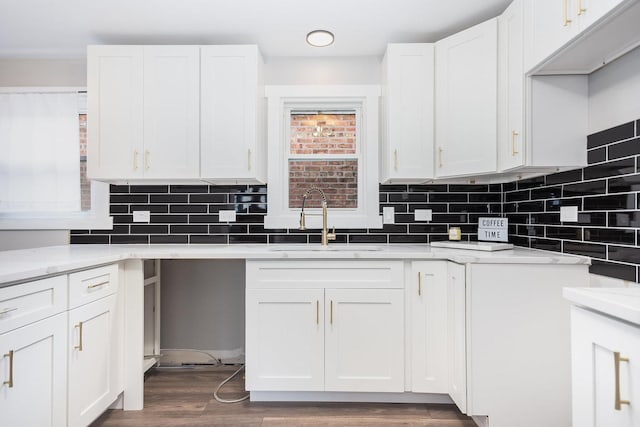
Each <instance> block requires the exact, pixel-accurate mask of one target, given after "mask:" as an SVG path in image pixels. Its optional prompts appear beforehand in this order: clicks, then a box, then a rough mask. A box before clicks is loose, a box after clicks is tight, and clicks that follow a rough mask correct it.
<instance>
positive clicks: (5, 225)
mask: <svg viewBox="0 0 640 427" xmlns="http://www.w3.org/2000/svg"><path fill="white" fill-rule="evenodd" d="M86 91H87V88H86V87H2V88H0V93H27V92H29V93H51V92H86ZM78 110H79V111H78V115H80V114H82V112H83V111H82V108H79V109H78ZM85 110H86V108H85ZM85 112H86V111H85ZM78 161H80V157H78ZM79 184H80V183H79V182H78V185H79ZM109 188H110V187H109V184H107V183H104V182H97V181H91V210H88V211H77V212H15V213H0V230H70V229H96V230H99V229H111V228H113V218H112V217H111V216H110V215H109Z"/></svg>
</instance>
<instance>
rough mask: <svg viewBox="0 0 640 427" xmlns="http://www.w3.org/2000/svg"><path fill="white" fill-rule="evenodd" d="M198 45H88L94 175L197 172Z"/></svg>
mask: <svg viewBox="0 0 640 427" xmlns="http://www.w3.org/2000/svg"><path fill="white" fill-rule="evenodd" d="M198 63H199V59H198V47H197V46H89V48H88V76H87V86H88V88H87V92H88V99H89V114H88V121H89V127H88V162H89V167H88V172H89V177H90V178H92V179H103V180H128V179H141V178H145V179H148V178H151V179H192V178H198V177H199V171H198V150H199V148H198V142H199V141H198V121H197V114H198V108H199V106H198V103H199V86H198V85H199V71H198Z"/></svg>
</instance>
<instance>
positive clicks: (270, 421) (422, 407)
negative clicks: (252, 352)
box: [92, 366, 475, 427]
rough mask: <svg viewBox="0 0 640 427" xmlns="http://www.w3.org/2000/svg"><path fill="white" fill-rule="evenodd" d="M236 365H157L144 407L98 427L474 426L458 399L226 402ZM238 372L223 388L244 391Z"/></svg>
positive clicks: (233, 394) (234, 393)
mask: <svg viewBox="0 0 640 427" xmlns="http://www.w3.org/2000/svg"><path fill="white" fill-rule="evenodd" d="M235 369H236V367H234V366H223V367H198V368H193V369H186V368H185V369H166V368H161V369H154V370H151V371H150V374H149V375H148V376H147V378H146V380H145V384H144V387H145V396H144V399H145V400H144V405H145V408H144V410H142V411H122V410H109V411H107V412H105V413H104V414H103V415H102V416H101V417H100V418H99V419H98V420H96V421H95V422H94V423H93V424H92V426H93V427H174V426H175V427H225V426H229V427H277V426H282V427H291V426H301V427H315V426H318V427H319V426H322V427H327V426H340V427H364V426H367V427H378V426H386V427H388V426H407V427H419V426H427V427H436V426H441V427H475V423H474V422H473V421H472V420H471V419H470V418H469V417H466V416H465V415H463V414H461V413H460V411H458V410H457V408H456V407H455V406H454V405H427V404H401V403H327V402H318V403H313V402H311V403H309V402H250V401H248V400H246V401H243V402H240V403H233V404H224V403H220V402H218V401H216V400H215V399H214V398H213V392H214V390H215V389H216V387H217V386H218V385H219V384H220V383H221V382H222V381H223V380H224V379H226V378H227V377H228V376H229V375H231V374H232V373H233V372H234V371H235ZM245 393H246V392H245V391H244V380H243V377H242V375H238V376H237V377H236V378H234V379H233V380H232V381H230V382H229V383H227V384H226V385H225V386H224V388H223V389H222V390H221V391H220V396H221V397H223V398H225V399H236V398H239V397H241V396H243V395H244V394H245Z"/></svg>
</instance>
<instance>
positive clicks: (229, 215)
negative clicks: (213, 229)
mask: <svg viewBox="0 0 640 427" xmlns="http://www.w3.org/2000/svg"><path fill="white" fill-rule="evenodd" d="M218 216H219V218H220V222H235V221H236V211H231V210H227V211H218Z"/></svg>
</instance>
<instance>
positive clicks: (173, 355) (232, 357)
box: [158, 348, 244, 366]
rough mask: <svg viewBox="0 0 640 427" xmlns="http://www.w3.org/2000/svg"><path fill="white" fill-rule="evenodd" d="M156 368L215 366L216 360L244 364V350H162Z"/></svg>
mask: <svg viewBox="0 0 640 427" xmlns="http://www.w3.org/2000/svg"><path fill="white" fill-rule="evenodd" d="M160 353H161V356H160V358H159V362H158V366H182V365H216V364H217V363H218V360H221V361H222V363H224V364H238V363H244V350H243V349H241V348H237V349H234V350H207V349H204V350H201V349H190V348H179V349H173V348H163V349H160Z"/></svg>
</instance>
